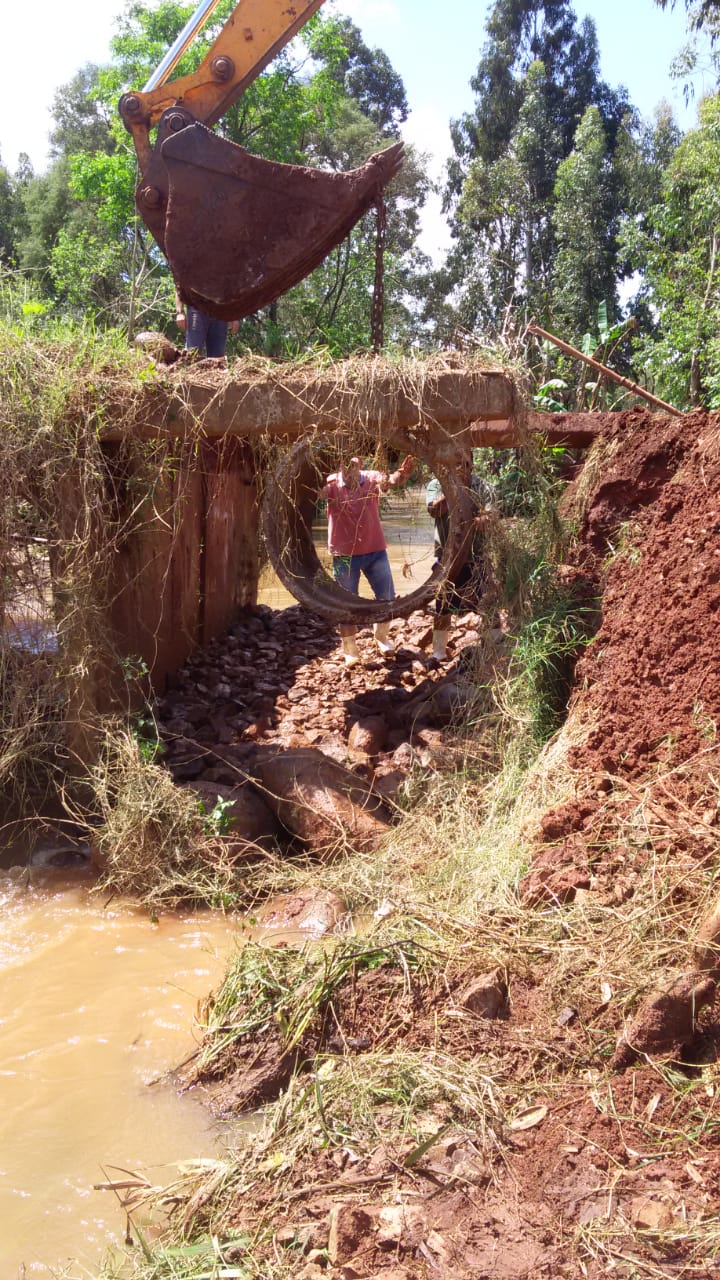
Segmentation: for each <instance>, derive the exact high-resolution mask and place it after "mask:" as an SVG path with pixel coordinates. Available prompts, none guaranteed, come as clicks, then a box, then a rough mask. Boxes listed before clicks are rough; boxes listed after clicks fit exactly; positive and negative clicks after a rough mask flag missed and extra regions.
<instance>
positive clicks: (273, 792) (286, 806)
mask: <svg viewBox="0 0 720 1280" xmlns="http://www.w3.org/2000/svg"><path fill="white" fill-rule="evenodd" d="M259 772H260V777H261V780H262V784H263V787H264V793H265V797H266V799H267V803H268V804H269V805H270V807H271V808H272V809H273V811H274V813H275V815H276V816H277V818H278V819H279V821H280V822H281V823H282V824H283V826H284V827H285V828H286V829H287V830H288V831H290V832H291V833H292V834H293V835H294V836H297V837H298V838H299V839H300V840H302V841H303V842H304V843H305V844H306V845H307V846H308V848H310V849H312V851H313V852H314V853H317V854H319V855H320V856H327V855H329V854H333V853H336V852H339V851H340V850H341V849H343V848H344V847H345V846H347V845H352V847H353V848H355V849H360V850H364V851H369V850H372V849H374V848H376V846H377V844H378V843H379V841H380V840H381V839H382V837H383V836H384V835H385V833H386V832H387V830H388V828H389V825H390V823H389V816H388V813H387V811H386V810H385V808H384V806H383V804H382V802H381V800H380V799H379V798H378V797H377V796H376V795H373V793H372V792H371V790H370V787H369V785H368V784H367V783H366V782H364V781H363V780H362V779H361V778H359V777H358V776H357V775H356V774H354V773H352V772H351V771H350V770H349V769H345V768H344V767H343V766H342V765H340V764H338V763H337V762H336V761H335V760H331V759H330V758H329V757H328V756H326V755H324V753H323V752H322V751H318V750H317V749H316V748H315V747H306V748H296V749H293V750H290V751H283V752H280V753H277V754H272V755H269V754H268V755H266V756H265V757H264V758H263V759H261V760H260V761H259Z"/></svg>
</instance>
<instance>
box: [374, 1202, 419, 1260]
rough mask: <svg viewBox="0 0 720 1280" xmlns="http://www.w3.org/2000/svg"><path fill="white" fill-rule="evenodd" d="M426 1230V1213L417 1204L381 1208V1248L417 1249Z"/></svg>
mask: <svg viewBox="0 0 720 1280" xmlns="http://www.w3.org/2000/svg"><path fill="white" fill-rule="evenodd" d="M424 1230H425V1214H424V1212H423V1210H422V1209H421V1208H420V1207H419V1206H416V1205H408V1204H393V1205H387V1206H386V1207H384V1208H382V1209H381V1210H380V1215H379V1218H378V1225H377V1237H376V1238H377V1243H378V1244H379V1246H380V1248H381V1249H417V1247H418V1245H419V1244H420V1241H421V1240H422V1238H423V1234H424Z"/></svg>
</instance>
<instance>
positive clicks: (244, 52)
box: [119, 0, 403, 320]
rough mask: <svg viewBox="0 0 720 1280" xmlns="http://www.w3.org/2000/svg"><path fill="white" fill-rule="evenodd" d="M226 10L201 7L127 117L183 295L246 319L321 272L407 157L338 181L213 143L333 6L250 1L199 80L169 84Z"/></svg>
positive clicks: (393, 152)
mask: <svg viewBox="0 0 720 1280" xmlns="http://www.w3.org/2000/svg"><path fill="white" fill-rule="evenodd" d="M218 3H219V0H201V3H200V5H199V6H198V8H197V9H196V11H195V13H194V14H193V16H192V17H191V18H190V20H189V22H188V23H187V24H186V26H185V27H184V28H183V30H182V31H181V32H180V35H179V36H178V38H177V40H176V41H175V43H174V44H173V46H172V48H171V49H170V50H169V51H168V53H167V55H166V57H165V58H164V59H163V61H162V63H161V64H160V66H159V67H158V68H157V70H156V71H155V73H154V74H153V76H151V78H150V80H149V81H148V82H147V84H146V85H145V87H144V89H143V90H142V91H141V92H135V93H126V94H125V95H124V96H123V97H122V98H121V100H120V107H119V109H120V114H121V116H122V119H123V121H124V123H125V126H126V128H127V129H128V130H129V132H130V133H131V134H132V138H133V142H134V144H135V150H136V152H137V157H138V163H139V167H140V174H141V177H140V182H139V184H138V187H137V190H136V193H135V201H136V205H137V208H138V211H139V213H140V215H141V217H142V219H143V221H144V222H145V223H146V225H147V227H148V228H149V230H150V231H151V232H152V234H153V236H154V238H155V240H156V241H157V243H158V245H159V246H160V248H161V249H162V251H163V253H164V254H165V256H166V258H167V260H168V263H169V265H170V269H171V271H172V273H173V276H174V278H175V283H176V285H177V287H178V291H179V293H180V296H181V297H182V299H183V301H185V302H186V303H189V304H190V305H191V306H194V307H197V308H198V309H199V310H201V311H204V312H205V313H206V314H207V315H210V316H214V317H215V318H216V319H219V320H237V319H240V318H241V317H242V316H246V315H250V314H251V313H252V312H254V311H257V310H259V308H261V307H264V306H267V305H268V303H270V302H272V301H273V300H274V299H275V298H278V297H279V296H280V295H281V294H282V293H285V291H286V290H287V289H289V288H291V287H292V285H294V284H297V283H298V281H300V280H302V279H304V277H305V276H307V275H308V274H309V273H310V272H311V271H313V270H314V269H315V267H317V266H319V264H320V263H321V262H322V260H323V258H325V257H326V256H327V254H328V253H329V252H330V251H331V249H333V248H334V247H335V246H336V245H338V244H340V243H341V241H342V240H343V239H344V238H345V236H346V235H347V234H348V232H349V231H350V230H351V229H352V227H353V226H354V225H355V223H356V222H357V221H358V219H359V218H360V217H362V215H363V214H364V213H365V212H366V211H367V209H369V208H370V207H371V205H373V204H374V203H375V202H376V201H377V199H378V198H379V195H380V193H381V191H382V189H383V187H385V186H386V185H387V183H388V182H389V181H390V179H391V178H392V177H393V176H394V175H395V174H396V173H397V171H398V169H399V168H400V165H401V163H402V150H403V147H402V143H396V144H395V145H394V146H391V147H388V149H387V150H386V151H381V152H378V153H376V154H375V155H373V156H371V157H370V159H369V160H368V161H367V162H366V163H365V164H364V165H362V166H361V167H360V168H359V169H352V170H351V171H350V172H348V173H336V172H327V171H324V170H321V169H312V168H304V167H302V166H299V165H289V164H277V163H274V162H272V161H270V160H264V159H262V158H261V157H259V156H254V155H251V154H250V153H249V152H248V151H246V150H245V149H244V148H243V147H240V146H237V145H236V144H235V143H233V142H229V141H228V140H227V139H225V138H221V137H219V136H218V135H217V134H215V133H213V132H212V128H211V126H212V125H213V124H215V123H217V121H218V120H219V119H220V118H221V116H222V115H223V114H224V112H225V111H226V110H227V108H228V107H229V106H231V104H232V103H233V102H234V101H235V99H236V98H238V97H239V96H240V94H241V93H242V92H243V91H244V90H245V89H246V88H247V86H248V85H249V84H251V83H252V81H253V80H254V79H255V78H256V76H258V75H259V74H260V72H261V71H262V70H263V68H264V67H266V66H267V64H268V63H269V62H270V61H271V60H272V59H273V58H274V57H275V55H276V54H277V53H279V51H280V50H281V49H282V48H283V47H284V46H285V45H286V44H287V43H288V41H289V40H291V39H292V37H293V36H294V35H295V34H296V33H297V32H298V31H299V30H300V28H301V27H302V26H303V25H304V23H305V22H307V20H308V18H310V17H312V15H313V14H314V13H315V12H316V11H317V10H318V9H319V8H320V5H321V4H322V3H323V0H296V2H295V3H293V0H239V3H238V4H237V5H236V7H235V9H234V10H233V12H232V14H231V15H230V17H229V18H228V20H227V22H226V23H225V25H224V27H223V29H222V31H221V32H220V34H219V35H218V37H217V39H216V40H215V42H214V44H213V45H212V47H211V48H210V49H209V51H208V53H207V55H206V57H205V58H204V59H203V61H202V62H201V64H200V66H199V67H198V69H197V71H195V72H193V73H192V74H190V75H186V76H180V77H178V78H177V79H175V80H172V81H168V77H169V76H170V75H171V73H172V71H173V68H174V67H175V66H176V65H177V63H178V61H179V60H180V58H181V57H182V54H183V53H184V51H185V49H186V48H187V47H188V45H189V44H190V43H191V41H192V40H193V39H194V37H195V35H196V34H197V32H198V31H199V30H200V28H201V27H202V26H203V24H204V23H205V22H206V21H207V19H208V18H209V17H210V15H211V14H212V12H213V10H214V9H215V8H216V7H217V5H218ZM156 125H157V138H156V141H155V144H154V146H153V145H152V143H151V141H150V130H151V129H153V128H154V127H155V126H156Z"/></svg>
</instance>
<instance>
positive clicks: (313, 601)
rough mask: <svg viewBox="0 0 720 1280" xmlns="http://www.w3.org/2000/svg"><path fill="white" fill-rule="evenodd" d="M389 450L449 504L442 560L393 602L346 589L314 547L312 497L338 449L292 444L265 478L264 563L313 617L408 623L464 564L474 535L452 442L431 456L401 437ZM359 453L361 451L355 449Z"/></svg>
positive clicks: (328, 443)
mask: <svg viewBox="0 0 720 1280" xmlns="http://www.w3.org/2000/svg"><path fill="white" fill-rule="evenodd" d="M388 444H389V445H390V447H391V448H397V449H399V450H402V451H404V452H405V453H413V454H414V455H415V456H416V457H417V458H418V459H419V460H420V461H421V462H424V463H426V464H427V465H428V467H429V468H430V470H431V471H432V473H433V474H434V475H436V476H437V477H438V479H439V480H440V482H441V484H442V487H443V492H444V494H445V496H446V498H447V502H448V513H449V523H450V529H449V534H448V539H447V543H446V546H445V553H444V556H443V559H442V560H441V561H439V562H436V563H435V565H434V567H433V570H432V573H431V575H430V577H429V578H428V579H427V581H426V582H424V583H423V584H422V586H420V587H417V588H416V589H415V590H414V591H412V592H411V593H410V594H408V595H398V596H397V598H396V599H395V600H393V601H392V602H388V601H377V600H368V599H365V598H363V597H360V596H356V595H354V594H353V593H352V592H350V591H346V590H345V589H344V588H343V587H340V586H338V584H337V583H336V582H335V581H334V580H333V578H332V577H331V576H330V574H329V573H328V572H327V570H326V569H325V568H324V567H323V565H322V564H321V563H320V560H319V558H318V554H317V551H316V549H315V545H314V542H313V536H312V523H313V517H314V515H315V512H316V507H317V501H318V494H319V492H320V490H321V489H322V487H323V485H324V484H325V481H326V478H327V476H328V474H330V473H331V472H333V471H335V470H336V469H337V466H338V446H337V444H335V445H333V442H332V439H329V438H327V437H325V438H322V439H321V438H313V439H303V440H300V441H298V443H297V444H296V445H294V446H293V447H292V448H291V449H290V450H289V451H288V453H287V454H285V456H284V458H283V459H282V461H281V462H280V463H279V465H278V466H277V467H276V468H275V470H274V471H273V472H271V473H270V474H269V476H268V478H267V482H266V486H265V494H264V497H263V503H262V531H263V537H264V539H265V545H266V548H267V552H268V556H269V559H270V562H271V564H272V566H273V568H274V570H275V572H276V574H277V576H278V578H279V579H280V581H281V582H282V584H283V586H284V587H286V588H287V590H288V591H289V592H290V594H291V595H293V596H294V597H295V599H296V600H298V601H299V602H300V604H303V605H305V607H306V608H307V609H310V610H312V612H313V613H316V614H319V615H320V616H321V617H325V618H328V619H330V620H331V621H332V622H337V623H355V624H356V625H358V626H367V625H370V624H371V623H374V622H385V621H388V620H390V619H391V618H406V617H408V615H409V614H411V613H413V612H414V611H415V610H416V609H422V608H424V607H425V606H426V605H427V604H428V602H429V601H430V600H432V598H433V597H434V595H435V593H436V592H437V590H438V587H439V586H440V585H441V584H442V583H443V582H445V580H446V579H447V578H449V577H452V576H453V571H457V569H458V568H459V567H460V565H461V564H462V563H463V560H464V557H465V554H466V549H467V546H468V543H469V541H470V539H471V537H472V517H473V505H472V497H471V494H470V493H469V491H468V489H467V488H466V486H465V484H463V483H462V482H461V480H460V479H459V476H458V472H457V470H456V468H457V464H458V462H459V456H460V454H459V448H458V443H457V442H456V443H454V445H453V446H452V447H449V446H448V444H447V442H443V443H442V444H439V445H438V447H437V450H433V449H432V447H427V446H425V445H423V446H422V447H419V446H418V442H417V441H416V440H411V439H406V438H404V437H403V436H402V435H397V436H393V437H392V438H391V439H390V440H389V441H388ZM357 452H362V450H361V447H360V446H358V447H357ZM396 586H397V584H396Z"/></svg>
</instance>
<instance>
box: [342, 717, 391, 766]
mask: <svg viewBox="0 0 720 1280" xmlns="http://www.w3.org/2000/svg"><path fill="white" fill-rule="evenodd" d="M387 735H388V727H387V723H386V721H385V720H384V719H383V717H382V716H368V717H367V718H366V719H365V720H356V721H355V724H354V725H353V727H352V729H351V730H350V733H349V735H348V747H349V748H350V752H351V754H352V755H365V756H376V755H378V753H379V752H380V751H382V749H383V747H384V746H385V743H386V741H387Z"/></svg>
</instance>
